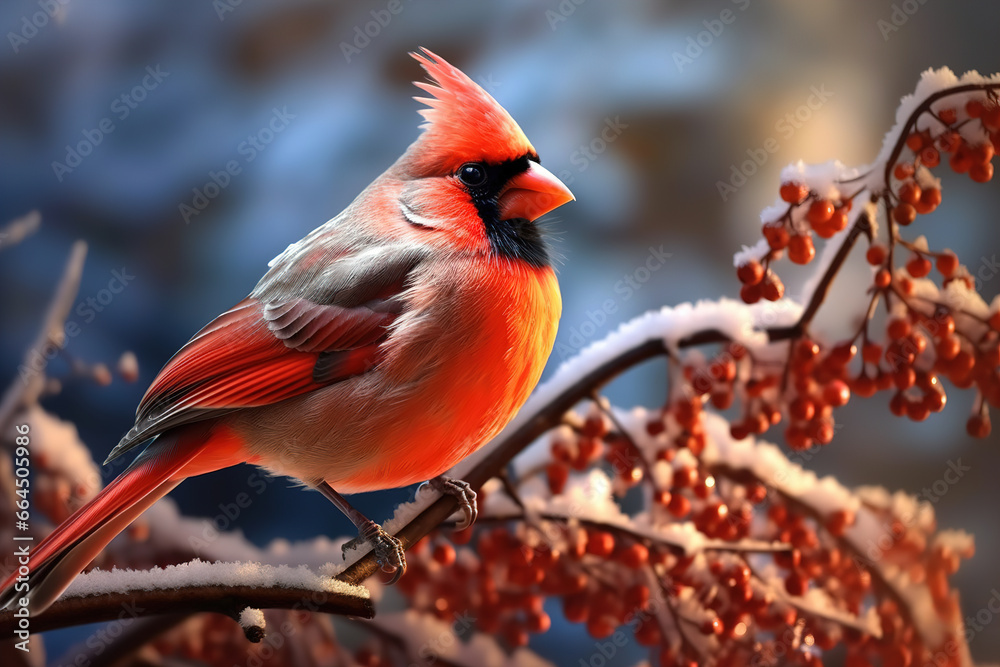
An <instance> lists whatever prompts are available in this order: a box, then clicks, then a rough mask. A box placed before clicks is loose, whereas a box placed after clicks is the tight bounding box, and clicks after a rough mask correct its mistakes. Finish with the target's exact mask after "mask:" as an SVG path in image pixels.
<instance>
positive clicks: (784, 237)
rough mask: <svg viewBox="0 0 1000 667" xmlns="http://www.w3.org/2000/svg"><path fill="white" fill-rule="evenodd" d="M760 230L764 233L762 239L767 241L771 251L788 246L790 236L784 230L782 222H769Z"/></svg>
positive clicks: (786, 230)
mask: <svg viewBox="0 0 1000 667" xmlns="http://www.w3.org/2000/svg"><path fill="white" fill-rule="evenodd" d="M761 230H762V231H763V233H764V238H765V239H767V244H768V245H769V246H770V247H771V250H783V249H784V248H785V247H786V246H787V245H788V240H789V238H790V237H791V235H790V234H789V233H788V229H786V228H785V223H784V222H782V221H780V220H779V221H777V222H769V223H767V224H766V225H764V226H763V227H762V228H761Z"/></svg>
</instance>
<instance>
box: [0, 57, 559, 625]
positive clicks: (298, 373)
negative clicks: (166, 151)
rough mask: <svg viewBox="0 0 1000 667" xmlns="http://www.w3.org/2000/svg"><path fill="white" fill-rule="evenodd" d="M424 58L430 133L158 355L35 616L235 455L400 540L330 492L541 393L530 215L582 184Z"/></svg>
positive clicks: (380, 479) (539, 311)
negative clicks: (556, 171)
mask: <svg viewBox="0 0 1000 667" xmlns="http://www.w3.org/2000/svg"><path fill="white" fill-rule="evenodd" d="M414 57H415V58H416V59H417V60H418V61H419V62H420V63H421V65H423V67H424V68H425V69H426V71H427V73H428V74H429V75H430V76H431V78H432V80H433V82H434V83H433V84H426V83H418V84H417V85H418V86H419V87H420V88H422V89H423V90H425V91H426V92H429V93H430V94H431V95H432V96H433V97H432V98H418V99H421V101H423V102H425V103H426V104H427V105H428V107H429V108H427V109H424V110H423V111H421V113H422V114H423V116H424V117H425V119H426V121H427V122H426V123H425V125H424V126H423V133H422V134H421V136H420V137H419V138H418V139H417V141H416V142H414V143H413V145H411V146H410V147H409V149H408V150H407V151H406V153H404V154H403V156H402V157H400V159H399V160H398V161H397V162H396V163H395V164H394V165H392V166H391V167H390V168H389V169H388V170H387V171H386V172H385V173H383V174H382V175H381V176H379V177H378V178H377V179H376V180H375V181H374V182H373V183H372V184H371V185H370V186H369V187H368V188H366V189H365V190H364V191H363V192H362V193H361V194H360V195H359V196H358V197H357V199H356V200H355V201H354V202H353V203H352V204H351V205H350V206H348V208H347V209H345V210H344V212H342V213H341V214H340V215H338V216H337V217H335V218H333V219H332V220H330V221H329V222H327V223H325V224H324V225H322V226H320V227H319V228H317V229H316V230H314V231H313V232H311V233H310V234H309V235H308V236H306V237H305V238H304V239H302V240H301V241H299V242H298V243H295V244H293V245H291V246H289V248H288V249H287V250H286V251H285V252H284V253H282V254H281V255H280V256H278V257H277V258H276V259H275V260H274V261H273V262H272V265H271V268H270V270H269V271H268V272H267V273H266V274H265V275H264V277H263V278H262V279H261V281H260V282H259V283H258V285H257V287H255V288H254V290H253V291H252V292H251V294H250V295H249V296H248V297H247V298H246V299H244V300H243V301H241V302H240V303H238V304H237V305H236V306H235V307H233V308H232V309H230V310H228V311H226V312H225V313H223V314H222V315H220V316H219V317H218V318H216V319H215V320H213V321H212V322H211V323H209V324H208V325H207V326H206V327H204V328H203V329H202V330H201V331H200V332H199V333H198V334H196V335H195V336H194V337H193V338H192V339H191V341H190V342H188V343H187V344H186V345H185V346H184V347H182V348H181V350H180V351H179V352H178V353H177V354H176V355H175V356H174V357H173V358H172V359H171V360H170V361H169V362H168V363H167V364H166V366H164V368H163V369H162V370H161V371H160V373H159V374H158V375H157V377H156V379H155V380H154V381H153V383H152V384H151V385H150V387H149V389H148V390H147V392H146V394H145V396H143V399H142V401H141V402H140V404H139V407H138V410H137V412H136V422H135V425H134V426H133V428H132V429H131V430H130V431H129V432H128V434H126V436H125V437H124V438H122V441H121V442H120V443H119V444H118V446H117V447H115V448H114V450H112V452H111V455H110V456H109V460H110V459H113V458H116V457H118V456H121V455H123V454H124V453H126V452H128V451H130V450H132V449H133V448H135V447H137V446H139V445H142V444H143V443H145V442H147V441H149V440H150V438H154V439H153V441H152V442H151V443H150V444H149V445H148V446H147V447H146V449H145V450H144V451H143V452H142V453H141V454H140V455H139V457H138V458H137V459H136V461H135V462H134V463H133V464H132V465H131V466H130V467H129V468H128V469H127V470H126V471H125V472H123V473H122V475H121V476H119V477H118V478H117V479H116V480H115V481H114V482H112V483H111V484H109V485H108V487H107V488H106V489H104V491H102V492H101V493H100V494H99V495H98V496H97V498H95V499H94V500H93V501H91V502H90V503H88V504H87V505H86V506H85V507H83V508H82V509H80V510H79V511H78V512H77V513H76V514H74V515H73V516H71V517H70V518H69V519H67V521H66V522H64V523H63V524H62V525H61V526H59V527H58V528H57V529H56V530H55V531H54V532H53V533H52V535H51V536H49V537H48V538H47V539H46V540H45V541H44V542H43V543H42V544H41V545H40V546H39V547H38V549H37V551H36V552H35V555H34V557H33V559H32V564H31V572H30V574H29V581H30V593H28V594H27V595H28V597H30V605H31V607H32V609H33V610H34V611H35V612H36V613H38V612H40V611H42V610H44V609H45V608H46V607H47V606H48V605H49V604H51V602H52V601H53V600H54V599H55V598H56V597H57V596H58V595H59V593H60V592H61V591H62V590H64V589H65V587H66V586H67V585H68V584H69V582H70V581H71V580H72V579H73V577H75V576H76V574H77V573H78V572H79V571H80V570H81V569H82V568H83V567H85V566H86V565H87V563H88V562H89V561H90V560H91V559H92V558H93V557H94V556H95V555H96V554H97V553H98V552H99V551H100V549H101V548H103V546H104V545H106V544H107V542H109V541H110V540H111V539H112V538H113V537H114V535H115V534H117V533H118V532H120V531H121V530H123V529H124V528H125V526H127V525H128V524H129V523H130V522H131V521H132V520H133V519H135V517H136V516H138V515H139V513H141V512H142V511H143V510H144V509H145V508H146V507H148V506H149V505H150V504H152V503H153V502H154V501H155V500H156V499H157V498H159V497H161V496H162V495H163V494H165V493H167V492H168V491H169V490H170V489H172V488H173V487H174V486H176V485H177V484H178V483H180V482H181V481H182V480H183V479H184V478H186V477H190V476H192V475H198V474H202V473H205V472H211V471H213V470H217V469H219V468H222V467H226V466H230V465H234V464H236V463H241V462H250V463H255V464H257V465H260V466H262V467H264V468H266V469H268V470H269V471H272V472H274V473H277V474H284V475H289V476H292V477H295V478H297V479H299V480H301V481H302V482H304V483H305V484H307V485H309V486H312V487H314V488H316V489H318V490H320V491H321V492H323V493H324V494H325V495H327V497H329V498H331V500H333V501H334V502H335V503H336V504H337V505H338V507H340V508H341V509H343V510H344V511H345V512H346V513H347V514H348V516H349V517H350V518H351V519H352V521H354V522H355V523H356V524H357V525H358V526H359V529H361V530H362V532H363V533H365V534H366V535H369V536H372V537H371V539H374V540H375V541H376V542H377V544H376V552H377V553H383V552H384V551H386V550H388V551H392V549H393V547H394V542H393V538H391V537H389V536H387V535H385V534H384V533H382V532H381V530H380V529H377V528H372V525H369V524H371V522H370V521H368V520H367V519H365V518H364V517H362V516H361V515H360V514H359V513H357V512H356V511H355V510H353V508H350V506H349V505H348V504H347V503H346V501H344V500H343V498H342V497H341V496H340V495H339V494H338V493H336V491H334V490H333V489H334V488H337V489H340V490H342V491H345V492H356V491H365V490H373V489H381V488H389V487H394V486H401V485H405V484H409V483H413V482H417V481H422V480H426V479H429V478H432V477H435V476H437V475H439V474H441V473H442V472H444V471H445V470H447V469H448V468H450V467H451V466H452V465H454V464H455V463H456V462H457V461H458V460H460V459H461V458H462V457H464V456H466V455H467V454H469V453H470V452H472V451H474V450H475V449H476V448H478V447H480V446H482V445H483V444H484V443H485V442H486V441H488V440H489V439H490V438H491V437H493V436H494V435H495V434H496V433H498V432H499V431H500V429H502V428H503V426H504V425H506V423H507V422H508V421H509V420H510V419H511V417H513V415H514V414H515V412H516V411H517V410H518V409H519V408H520V406H521V405H522V404H523V403H524V401H525V400H526V399H527V396H528V394H529V392H530V391H531V389H532V388H533V387H534V385H535V383H536V382H537V381H538V378H539V376H540V374H541V371H542V368H543V366H544V365H545V361H546V359H547V357H548V355H549V353H550V351H551V349H552V344H553V341H554V338H555V332H556V327H557V323H558V319H559V314H560V308H561V304H560V298H559V289H558V285H557V283H556V279H555V274H554V272H553V270H552V267H551V265H550V263H549V261H548V254H547V251H546V249H545V244H544V241H543V240H542V238H541V235H540V234H539V232H538V230H537V228H536V227H535V225H534V224H533V223H534V220H535V219H536V218H537V217H539V216H541V215H543V214H544V213H546V212H547V211H549V210H551V209H553V208H555V207H557V206H559V205H561V204H563V203H565V202H567V201H569V200H570V199H572V195H571V194H570V193H569V191H568V190H567V189H566V187H565V186H564V185H563V184H562V183H560V182H559V180H558V179H556V178H555V177H554V176H553V175H552V174H550V173H549V172H547V171H546V170H544V169H543V168H542V167H541V166H540V165H539V164H538V162H537V160H538V156H537V154H536V153H535V150H534V148H532V146H531V144H530V143H529V142H528V140H527V139H526V138H525V136H524V134H523V133H522V132H521V130H520V128H519V127H518V126H517V124H516V123H515V122H514V120H513V119H512V118H511V117H510V115H509V114H507V112H506V111H505V110H504V109H503V108H502V107H501V106H500V105H499V104H497V102H496V101H495V100H494V99H493V98H492V97H490V95H489V94H487V93H486V92H485V91H483V90H482V89H481V88H480V87H479V86H477V85H476V84H475V83H474V82H473V81H472V80H471V79H469V78H468V77H467V76H466V75H465V74H463V73H462V72H460V71H459V70H457V69H456V68H454V67H452V66H451V65H449V64H448V63H446V62H445V61H444V60H442V59H441V58H439V57H437V56H435V55H434V54H432V53H430V52H428V51H425V52H424V53H423V54H414ZM390 562H391V563H392V564H394V566H395V567H397V569H398V571H402V568H403V567H404V566H405V561H404V560H403V559H402V554H401V552H400V553H398V554H396V555H395V559H394V560H393V559H390ZM15 575H16V573H15V574H11V575H10V576H9V577H7V579H6V580H5V581H4V583H3V589H4V590H3V593H2V594H0V604H4V605H9V604H11V603H12V602H14V601H16V600H18V597H19V596H18V592H17V591H15V589H14V587H13V584H14V582H15Z"/></svg>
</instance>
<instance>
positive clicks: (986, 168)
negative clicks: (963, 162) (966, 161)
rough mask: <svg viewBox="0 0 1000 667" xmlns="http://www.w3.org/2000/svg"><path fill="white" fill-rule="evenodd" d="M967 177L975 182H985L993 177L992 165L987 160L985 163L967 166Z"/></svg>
mask: <svg viewBox="0 0 1000 667" xmlns="http://www.w3.org/2000/svg"><path fill="white" fill-rule="evenodd" d="M969 178H971V179H972V180H974V181H975V182H976V183H986V182H988V181H989V180H990V179H992V178H993V165H992V164H990V163H989V162H986V163H985V164H974V165H972V166H971V167H970V168H969Z"/></svg>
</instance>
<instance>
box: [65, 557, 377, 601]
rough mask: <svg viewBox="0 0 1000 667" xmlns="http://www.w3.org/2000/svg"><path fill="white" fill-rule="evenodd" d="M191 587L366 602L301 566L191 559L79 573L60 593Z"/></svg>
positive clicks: (362, 592) (358, 591)
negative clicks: (275, 590)
mask: <svg viewBox="0 0 1000 667" xmlns="http://www.w3.org/2000/svg"><path fill="white" fill-rule="evenodd" d="M195 586H252V587H256V588H272V587H281V588H304V589H307V590H313V591H321V592H324V593H334V594H339V595H348V596H352V597H359V598H365V599H368V597H369V595H368V589H367V588H365V587H364V586H353V585H351V584H346V583H344V582H342V581H338V580H337V579H331V578H329V577H324V576H320V575H318V574H316V573H315V572H313V571H312V570H311V569H309V568H308V567H306V566H305V565H300V566H298V567H291V566H288V565H264V564H262V563H247V562H235V563H226V562H221V561H217V562H215V563H208V562H205V561H203V560H200V559H197V558H196V559H194V560H192V561H189V562H187V563H181V564H179V565H168V566H167V567H165V568H160V567H154V568H152V569H150V570H132V569H117V568H114V569H112V570H110V571H105V570H93V571H91V572H88V573H86V574H81V575H80V576H78V577H77V578H76V579H74V580H73V583H72V584H70V586H69V588H68V589H67V590H66V592H65V593H64V594H63V595H64V597H86V596H89V595H104V594H108V593H127V592H130V591H154V590H173V589H178V588H188V587H195Z"/></svg>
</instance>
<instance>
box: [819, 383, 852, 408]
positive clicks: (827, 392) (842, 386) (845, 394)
mask: <svg viewBox="0 0 1000 667" xmlns="http://www.w3.org/2000/svg"><path fill="white" fill-rule="evenodd" d="M823 400H824V401H826V402H827V403H828V404H829V405H832V406H833V407H835V408H839V407H843V406H845V405H847V402H848V401H850V400H851V390H850V389H849V388H848V387H847V383H846V382H844V381H843V380H834V381H833V382H831V383H829V384H828V385H826V386H825V387H823Z"/></svg>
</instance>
